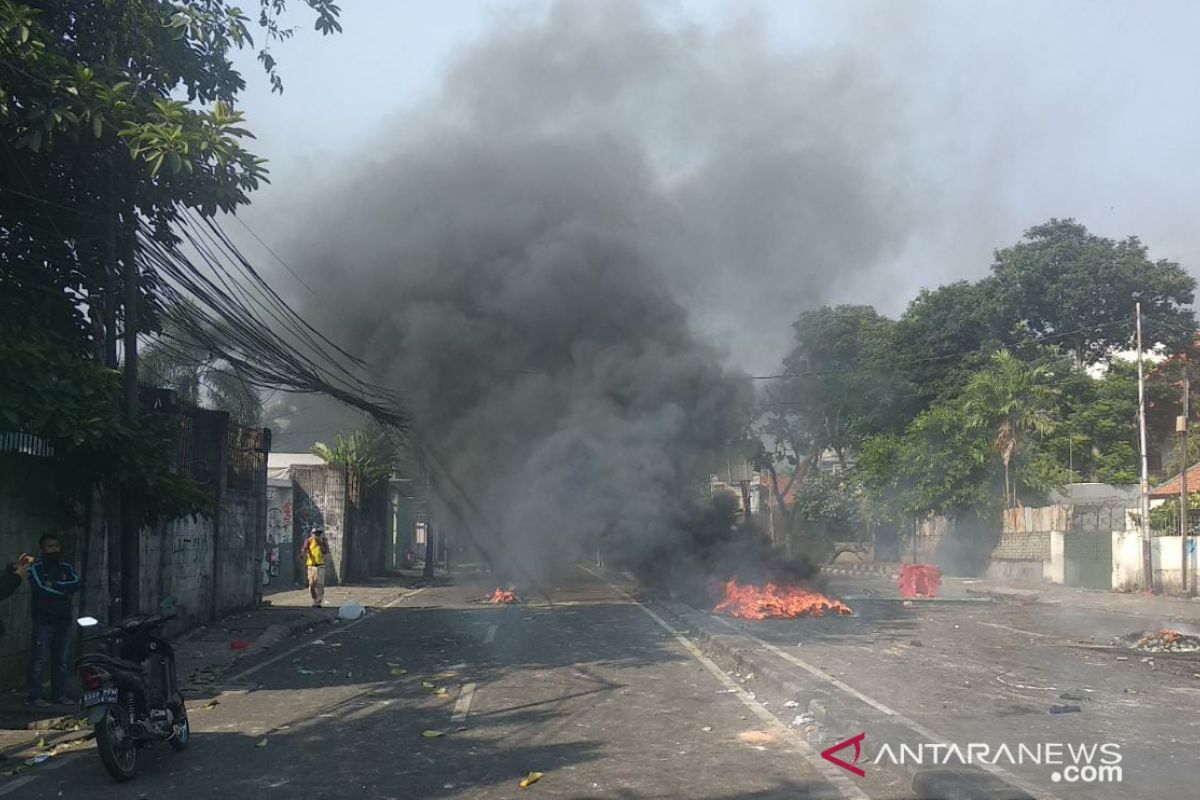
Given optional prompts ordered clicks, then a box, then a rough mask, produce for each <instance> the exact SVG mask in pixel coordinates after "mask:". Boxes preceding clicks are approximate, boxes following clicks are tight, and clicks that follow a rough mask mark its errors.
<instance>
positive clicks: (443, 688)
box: [433, 686, 446, 695]
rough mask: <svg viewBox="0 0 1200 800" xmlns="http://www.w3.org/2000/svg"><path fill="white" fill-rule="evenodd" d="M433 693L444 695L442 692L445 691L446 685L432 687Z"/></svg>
mask: <svg viewBox="0 0 1200 800" xmlns="http://www.w3.org/2000/svg"><path fill="white" fill-rule="evenodd" d="M433 693H434V694H443V695H444V694H445V693H446V687H445V686H439V687H438V688H436V689H434V690H433Z"/></svg>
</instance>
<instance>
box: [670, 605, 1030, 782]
mask: <svg viewBox="0 0 1200 800" xmlns="http://www.w3.org/2000/svg"><path fill="white" fill-rule="evenodd" d="M655 605H656V606H658V607H659V608H661V609H663V610H664V611H666V612H667V613H668V614H669V615H670V616H671V617H672V618H673V619H674V621H675V622H676V623H677V624H678V626H679V627H680V628H682V629H683V630H685V631H686V632H687V633H688V634H689V635H690V636H692V637H693V638H695V639H696V640H697V641H699V642H700V643H701V644H702V645H703V647H704V649H706V650H708V651H709V652H710V654H711V655H714V656H716V658H717V660H718V661H724V662H725V663H726V664H732V665H734V666H735V667H736V668H737V669H738V671H739V672H740V673H741V674H742V675H748V676H749V675H752V676H753V680H754V684H755V687H756V688H757V687H761V691H762V693H765V694H770V695H773V699H777V700H779V701H780V702H782V701H784V700H792V701H795V702H798V703H799V704H800V705H799V706H798V707H797V708H795V709H794V710H795V711H797V712H799V711H802V710H807V712H808V716H809V717H811V718H812V720H811V722H809V723H807V724H805V725H804V726H803V728H800V727H799V726H795V725H793V724H791V723H789V721H788V720H787V719H785V718H783V717H786V716H787V715H786V714H784V715H783V716H780V714H779V713H778V706H776V707H775V709H773V710H772V713H774V714H775V715H776V716H777V717H778V718H780V721H781V722H783V724H784V725H787V726H788V727H789V728H791V729H792V730H795V731H797V732H798V733H799V734H800V735H801V736H802V737H803V738H804V739H805V740H806V741H807V742H808V743H809V744H811V745H814V746H817V747H823V746H828V745H832V744H836V743H838V742H841V741H844V740H845V739H848V738H850V737H852V736H856V735H858V734H859V733H861V732H863V731H866V730H869V731H870V732H871V735H872V736H873V737H875V740H874V741H871V740H870V739H867V740H864V741H863V742H862V752H863V757H864V759H865V760H866V761H871V760H873V759H874V758H875V756H876V755H877V754H878V752H879V749H878V747H876V746H875V742H878V741H883V742H887V743H889V744H891V745H892V747H893V750H895V749H896V748H897V747H898V746H899V745H900V744H901V743H902V744H908V745H913V744H916V743H918V742H922V741H926V739H925V738H924V737H922V736H920V735H918V734H917V733H916V732H914V731H912V730H910V729H909V728H908V727H907V726H905V725H902V724H900V723H899V722H897V721H896V720H895V719H894V718H893V717H891V716H890V715H888V714H886V713H884V712H883V711H880V710H878V709H876V708H874V707H872V706H870V705H868V704H866V703H864V702H862V701H861V700H859V699H858V698H855V697H851V696H848V695H847V694H845V693H843V692H841V691H839V690H838V689H837V688H836V687H834V686H822V685H821V684H820V682H818V681H816V679H814V678H811V677H808V676H807V675H806V674H805V673H800V674H797V672H796V671H794V670H790V669H787V668H786V667H782V666H779V665H777V664H776V663H774V659H773V658H771V657H770V656H769V655H768V654H766V653H763V652H762V651H761V650H760V649H758V648H757V647H756V646H755V645H754V643H753V642H752V641H750V640H747V639H745V638H744V637H743V636H741V635H740V634H738V633H734V632H732V631H731V632H730V633H728V634H724V633H710V632H709V631H708V630H707V629H706V627H705V626H704V625H703V620H704V618H705V616H707V614H705V612H701V611H697V610H696V609H693V608H691V607H690V606H686V605H684V604H682V603H678V602H675V601H660V602H658V603H655ZM894 768H895V769H898V770H900V772H901V774H903V775H905V777H906V778H908V779H909V780H911V782H912V787H913V790H914V792H916V793H917V796H918V797H930V798H941V799H942V800H1033V796H1032V795H1030V794H1029V793H1028V792H1026V791H1024V790H1022V789H1020V788H1018V787H1016V786H1013V785H1012V784H1010V783H1008V782H1006V781H1004V780H1002V779H1001V778H999V777H998V776H996V775H993V774H991V773H988V772H985V771H983V770H981V769H976V768H973V767H959V768H928V767H923V766H921V765H918V764H911V763H907V762H906V763H900V764H895V765H894Z"/></svg>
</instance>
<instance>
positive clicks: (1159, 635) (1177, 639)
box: [1133, 628, 1200, 653]
mask: <svg viewBox="0 0 1200 800" xmlns="http://www.w3.org/2000/svg"><path fill="white" fill-rule="evenodd" d="M1133 647H1134V649H1135V650H1141V651H1143V652H1146V653H1195V652H1200V636H1189V635H1188V634H1186V633H1180V632H1179V631H1173V630H1170V629H1169V628H1163V629H1162V630H1160V631H1158V632H1155V633H1147V634H1145V635H1144V636H1142V637H1141V638H1140V639H1138V640H1137V642H1136V643H1134V645H1133Z"/></svg>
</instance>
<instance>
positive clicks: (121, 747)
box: [96, 705, 138, 783]
mask: <svg viewBox="0 0 1200 800" xmlns="http://www.w3.org/2000/svg"><path fill="white" fill-rule="evenodd" d="M96 750H97V752H99V753H100V761H101V763H103V764H104V768H105V769H106V770H108V774H109V775H112V776H113V778H114V779H115V780H116V781H118V782H119V783H124V782H125V781H128V780H132V778H133V776H135V775H137V768H138V745H137V742H136V741H134V739H133V737H131V736H130V735H129V714H128V712H126V710H125V708H124V707H123V706H120V705H115V706H109V708H108V711H107V712H106V713H105V714H104V717H103V718H102V719H101V720H100V721H99V722H97V723H96Z"/></svg>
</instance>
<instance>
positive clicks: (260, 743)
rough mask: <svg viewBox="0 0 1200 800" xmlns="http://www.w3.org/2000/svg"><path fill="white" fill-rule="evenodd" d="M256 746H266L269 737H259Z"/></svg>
mask: <svg viewBox="0 0 1200 800" xmlns="http://www.w3.org/2000/svg"><path fill="white" fill-rule="evenodd" d="M254 746H255V747H266V746H267V738H266V737H265V736H264V737H263V738H261V739H259V740H258V743H257V744H255V745H254Z"/></svg>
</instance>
